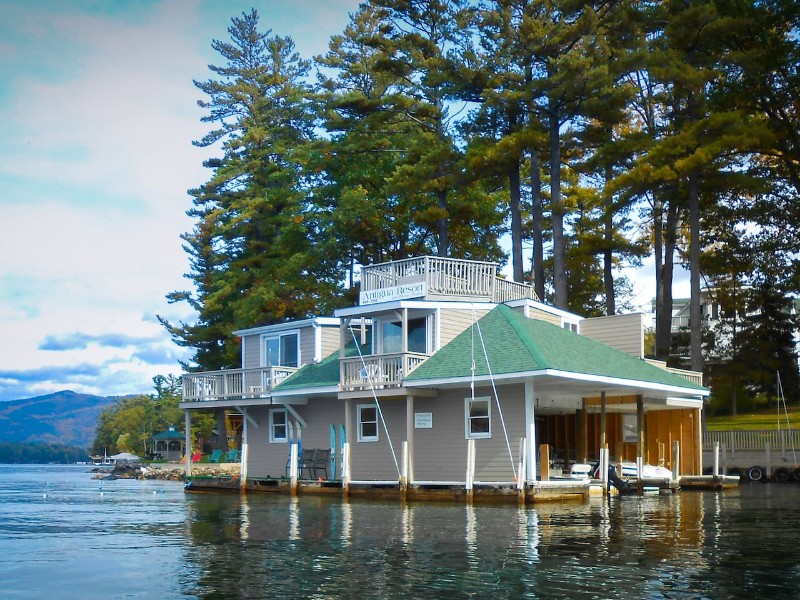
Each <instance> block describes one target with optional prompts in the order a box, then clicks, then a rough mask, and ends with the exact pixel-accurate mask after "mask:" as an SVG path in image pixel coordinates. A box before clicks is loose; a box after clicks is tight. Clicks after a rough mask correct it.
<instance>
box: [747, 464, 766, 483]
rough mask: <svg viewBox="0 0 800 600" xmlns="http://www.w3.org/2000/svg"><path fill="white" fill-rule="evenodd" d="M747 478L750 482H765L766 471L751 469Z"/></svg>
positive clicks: (757, 468) (758, 468) (759, 468)
mask: <svg viewBox="0 0 800 600" xmlns="http://www.w3.org/2000/svg"><path fill="white" fill-rule="evenodd" d="M747 478H748V479H749V480H750V481H763V480H764V479H765V477H764V469H762V468H761V467H750V468H749V469H748V470H747Z"/></svg>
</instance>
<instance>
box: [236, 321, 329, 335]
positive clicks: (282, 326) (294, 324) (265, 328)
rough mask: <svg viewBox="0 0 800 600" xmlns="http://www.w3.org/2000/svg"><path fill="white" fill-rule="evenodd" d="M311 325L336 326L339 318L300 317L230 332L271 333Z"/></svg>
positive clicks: (237, 333) (240, 333)
mask: <svg viewBox="0 0 800 600" xmlns="http://www.w3.org/2000/svg"><path fill="white" fill-rule="evenodd" d="M312 325H316V326H326V325H327V326H332V327H338V326H339V319H337V318H336V317H314V318H312V319H302V320H300V321H287V322H286V323H275V324H274V325H261V326H260V327H251V328H249V329H237V330H236V331H233V332H231V333H233V335H238V336H244V335H253V334H257V333H272V332H275V331H284V330H286V329H299V328H300V327H310V326H312Z"/></svg>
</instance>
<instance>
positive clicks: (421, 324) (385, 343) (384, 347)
mask: <svg viewBox="0 0 800 600" xmlns="http://www.w3.org/2000/svg"><path fill="white" fill-rule="evenodd" d="M407 339H408V351H409V352H418V353H419V354H428V353H429V347H430V345H429V343H428V318H427V317H419V318H416V319H409V320H408V338H407ZM380 342H381V347H380V348H379V349H378V352H380V353H382V354H391V353H394V352H402V351H403V323H402V322H401V321H383V322H382V323H381V336H380Z"/></svg>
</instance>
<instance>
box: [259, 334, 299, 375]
mask: <svg viewBox="0 0 800 600" xmlns="http://www.w3.org/2000/svg"><path fill="white" fill-rule="evenodd" d="M288 335H294V336H296V337H297V366H298V367H300V365H301V364H302V363H301V362H300V359H301V354H302V351H301V349H300V342H301V341H302V338H301V336H300V330H299V329H289V330H287V331H276V332H275V333H262V334H261V339H260V343H261V347H260V348H259V352H260V353H261V366H262V367H266V366H267V348H266V345H267V340H280V339H281V338H282V337H283V336H288ZM279 343H280V342H279ZM272 366H273V367H275V366H278V365H272ZM280 366H286V365H280Z"/></svg>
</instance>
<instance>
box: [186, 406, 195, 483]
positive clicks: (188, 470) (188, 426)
mask: <svg viewBox="0 0 800 600" xmlns="http://www.w3.org/2000/svg"><path fill="white" fill-rule="evenodd" d="M183 418H184V425H185V429H186V434H185V435H186V452H184V456H185V457H186V476H187V477H191V475H192V454H194V452H192V413H191V411H190V410H188V409H187V410H186V411H185V412H184V413H183Z"/></svg>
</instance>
